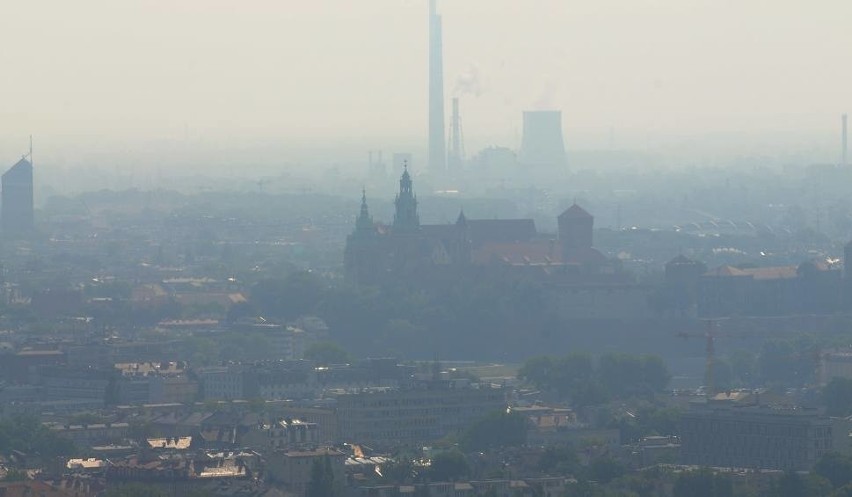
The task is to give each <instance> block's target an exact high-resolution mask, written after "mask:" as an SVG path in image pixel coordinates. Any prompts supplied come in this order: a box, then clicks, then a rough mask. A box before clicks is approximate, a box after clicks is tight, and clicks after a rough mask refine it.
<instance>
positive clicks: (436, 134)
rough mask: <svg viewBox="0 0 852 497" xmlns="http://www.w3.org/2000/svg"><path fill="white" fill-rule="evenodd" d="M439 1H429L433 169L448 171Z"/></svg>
mask: <svg viewBox="0 0 852 497" xmlns="http://www.w3.org/2000/svg"><path fill="white" fill-rule="evenodd" d="M437 4H438V2H437V0H429V149H428V151H429V155H428V161H429V169H430V170H431V171H433V172H444V171H446V169H447V145H446V141H445V140H446V137H445V135H444V55H443V41H442V37H443V34H442V32H443V28H442V23H441V16H440V15H438V5H437Z"/></svg>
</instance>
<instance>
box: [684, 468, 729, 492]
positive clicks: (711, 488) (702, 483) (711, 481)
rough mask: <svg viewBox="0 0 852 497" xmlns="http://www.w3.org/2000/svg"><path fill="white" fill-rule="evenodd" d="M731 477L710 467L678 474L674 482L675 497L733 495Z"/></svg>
mask: <svg viewBox="0 0 852 497" xmlns="http://www.w3.org/2000/svg"><path fill="white" fill-rule="evenodd" d="M733 495H734V487H733V484H732V483H731V479H730V477H728V476H725V475H719V474H715V473H713V472H712V471H710V470H708V469H701V470H698V471H686V472H683V473H681V474H680V475H678V477H677V479H676V480H675V484H674V497H732V496H733Z"/></svg>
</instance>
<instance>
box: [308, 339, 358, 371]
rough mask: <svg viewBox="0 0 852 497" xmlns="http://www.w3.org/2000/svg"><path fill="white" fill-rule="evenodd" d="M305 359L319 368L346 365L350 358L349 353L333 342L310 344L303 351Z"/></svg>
mask: <svg viewBox="0 0 852 497" xmlns="http://www.w3.org/2000/svg"><path fill="white" fill-rule="evenodd" d="M305 359H308V360H311V361H314V362H315V363H317V364H319V365H320V366H328V365H330V364H348V363H349V361H350V360H351V358H350V357H349V353H348V352H346V350H344V349H343V347H341V346H340V345H337V344H336V343H333V342H319V343H314V344H311V346H310V347H308V349H307V350H306V351H305Z"/></svg>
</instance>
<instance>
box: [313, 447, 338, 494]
mask: <svg viewBox="0 0 852 497" xmlns="http://www.w3.org/2000/svg"><path fill="white" fill-rule="evenodd" d="M336 495H337V492H336V488H335V485H334V472H333V471H332V469H331V459H330V458H328V457H324V458H323V459H316V460H314V464H313V466H312V467H311V481H309V482H308V490H307V493H306V497H335V496H336Z"/></svg>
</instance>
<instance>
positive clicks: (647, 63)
mask: <svg viewBox="0 0 852 497" xmlns="http://www.w3.org/2000/svg"><path fill="white" fill-rule="evenodd" d="M425 4H426V2H425V0H424V1H410V0H407V1H392V0H376V1H375V2H371V3H370V4H368V5H358V6H355V5H351V4H349V3H347V2H341V1H340V0H323V1H321V2H312V3H311V4H309V5H298V6H286V7H285V6H275V5H265V4H254V5H250V6H241V7H240V8H239V9H236V8H234V7H232V6H229V5H227V4H225V3H223V2H213V3H210V4H206V3H205V4H204V5H203V6H202V5H201V4H200V3H197V2H185V3H182V5H181V6H180V7H174V6H157V5H149V4H145V3H142V2H130V3H128V4H124V5H122V7H121V8H119V7H116V6H110V5H100V4H99V3H97V2H95V1H91V0H89V1H84V2H82V3H75V5H74V6H66V5H53V4H52V3H51V2H32V3H28V4H26V5H15V6H13V8H12V12H10V15H9V16H8V17H7V18H9V19H14V20H15V22H14V23H10V25H9V26H8V27H7V29H4V31H3V35H2V41H3V42H4V45H6V46H11V47H15V50H10V51H7V52H4V54H3V55H2V59H0V60H2V62H3V63H4V66H6V67H14V68H16V69H17V73H18V74H21V75H26V77H20V78H9V79H6V80H3V81H2V85H0V86H2V88H3V90H4V93H5V94H7V95H13V96H14V98H13V99H9V100H8V101H7V102H6V103H5V105H4V112H3V114H4V116H3V117H4V119H3V121H4V122H3V124H2V125H0V131H2V133H3V135H5V136H4V138H3V139H2V140H0V151H3V152H6V151H8V153H9V154H11V153H12V152H15V154H14V155H19V154H18V153H17V150H19V149H20V146H19V145H17V143H18V141H21V142H23V140H24V139H25V138H24V137H26V136H27V135H29V134H30V133H32V134H34V135H36V136H38V137H41V138H44V140H43V142H44V147H45V154H46V155H45V158H47V159H54V160H57V159H60V158H62V159H65V160H66V161H67V160H71V159H69V157H75V156H77V155H80V154H83V153H85V154H86V155H87V156H88V160H89V161H95V162H97V160H96V159H92V155H95V154H93V152H91V149H93V148H96V149H100V150H101V151H102V153H104V154H109V155H110V157H111V158H112V157H114V156H116V155H118V153H119V152H122V151H124V152H131V153H133V154H140V153H144V152H143V151H141V150H140V149H142V148H158V147H159V148H160V149H162V150H164V151H168V148H169V147H168V145H169V144H174V143H178V144H181V143H189V144H190V145H191V146H193V147H196V148H197V149H198V150H197V151H196V152H195V155H194V156H193V157H194V159H193V160H196V161H198V160H201V157H203V156H204V155H205V154H206V155H209V154H210V151H211V150H216V149H217V148H222V147H224V148H227V149H228V150H231V151H233V150H246V149H248V150H255V149H257V148H263V147H264V146H265V147H267V148H268V147H269V144H275V147H273V148H276V150H281V151H284V152H285V153H288V152H289V153H291V154H292V155H295V156H298V153H294V151H297V150H299V149H305V148H307V149H312V150H315V149H317V148H321V146H320V144H321V143H323V142H324V141H334V142H336V143H344V144H347V147H346V148H347V152H346V153H345V154H341V155H340V157H337V160H340V158H341V157H351V156H352V153H353V151H355V150H367V149H377V148H391V147H393V146H394V144H396V143H406V144H411V143H420V144H421V145H419V146H418V150H415V152H418V153H419V154H424V153H425V145H423V144H425V137H426V128H427V127H426V124H425V123H426V121H427V119H426V108H427V105H426V100H427V94H428V92H427V88H426V86H427V85H426V81H427V80H428V78H427V77H426V73H427V67H426V64H425V63H424V61H425V60H427V51H428V43H427V39H428V33H427V30H426V23H424V22H423V12H424V8H425ZM440 7H441V14H442V18H443V24H444V29H443V35H444V73H445V88H446V90H447V91H446V94H445V102H444V110H445V113H446V110H447V108H448V105H449V99H450V98H451V97H452V96H460V97H461V98H462V105H463V109H464V119H465V134H466V136H465V137H466V141H467V144H468V149H469V150H470V151H471V152H475V151H476V150H478V149H480V148H482V147H484V146H487V145H492V144H496V145H505V146H509V147H513V148H517V146H518V145H519V140H520V127H521V113H522V112H523V111H524V110H536V109H543V108H550V109H552V110H562V112H563V114H564V116H565V135H566V145H567V146H568V147H569V149H609V148H616V149H643V150H649V149H650V150H658V149H661V150H667V149H671V148H678V147H684V148H694V149H695V150H696V151H697V152H696V153H698V152H700V151H701V150H702V149H703V150H705V153H706V151H709V150H714V149H722V151H724V150H727V149H732V150H735V151H743V152H744V153H761V152H764V153H776V152H777V153H800V152H803V151H817V152H819V153H821V154H822V155H823V156H825V157H826V158H829V157H831V156H838V155H839V154H838V152H837V150H838V145H837V144H836V141H837V140H836V136H837V133H836V131H835V129H836V116H837V115H839V114H841V113H843V112H845V111H846V110H847V109H848V108H849V107H852V103H850V98H852V97H850V92H848V91H846V90H845V88H849V87H850V86H852V71H850V70H849V69H848V68H847V67H846V66H844V65H843V64H837V62H836V61H837V60H842V57H841V54H842V52H841V51H842V47H844V46H849V45H850V43H852V34H850V33H849V32H848V30H845V29H842V19H843V18H844V16H843V15H842V14H843V12H845V11H847V10H848V9H849V7H848V6H846V5H845V4H844V3H842V2H839V1H835V2H826V3H823V4H821V5H820V6H819V7H816V8H813V9H807V10H806V11H802V9H798V8H796V5H794V4H785V3H782V4H777V5H774V6H773V9H772V11H771V12H769V13H768V14H771V15H767V12H766V9H765V8H764V7H763V6H762V5H760V3H759V2H756V1H752V2H743V3H739V4H737V9H736V11H731V9H729V8H728V7H726V6H724V5H717V4H716V3H713V2H705V1H698V2H694V3H691V4H690V5H689V6H683V5H679V6H677V7H675V6H674V4H672V3H671V2H666V1H650V0H647V1H642V2H633V3H630V4H625V3H624V2H617V1H614V0H611V1H607V2H599V3H596V4H595V5H572V4H570V3H562V2H554V1H550V0H541V1H540V2H538V3H536V4H533V5H525V6H524V7H521V6H520V4H516V3H513V2H509V1H508V0H497V1H494V2H487V3H486V2H484V1H482V0H469V1H466V2H447V3H446V5H443V4H442V5H441V6H440ZM47 8H49V9H51V11H52V12H54V13H55V14H56V16H50V18H43V16H41V12H42V11H43V10H45V9H47ZM95 13H97V16H94V14H95ZM55 19H61V20H62V22H61V23H58V22H57V21H56V20H55ZM95 19H96V20H95ZM66 26H75V28H74V29H75V35H74V36H73V37H70V38H69V36H70V33H69V31H68V29H69V28H68V27H66ZM77 30H79V33H82V34H79V33H77ZM720 30H721V31H724V32H725V37H721V38H720V37H718V36H716V33H718V32H720ZM331 32H334V33H335V36H333V37H332V36H329V35H328V33H331ZM324 33H325V34H324ZM25 37H31V39H32V40H34V41H33V42H32V43H28V44H21V43H19V42H16V40H20V39H24V38H25ZM627 39H629V40H631V42H630V43H625V42H624V40H627ZM63 40H65V41H63ZM755 61H760V62H759V63H756V62H755ZM445 125H446V123H445ZM41 142H42V140H40V143H41ZM719 142H724V146H721V145H719ZM164 143H165V144H166V145H163V144H164ZM361 144H363V145H361ZM406 148H408V149H411V147H410V146H408V147H406ZM252 153H254V154H255V155H257V154H258V152H256V151H254V152H252ZM717 153H718V152H717ZM14 155H13V156H14ZM276 155H279V154H278V152H276ZM359 155H360V154H359ZM258 157H259V160H262V161H265V162H269V161H270V160H271V158H270V157H271V156H262V154H261V155H258ZM297 158H298V157H297ZM837 159H839V157H834V160H837ZM104 161H105V162H108V161H109V160H107V159H104Z"/></svg>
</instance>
